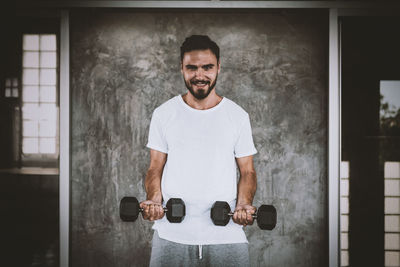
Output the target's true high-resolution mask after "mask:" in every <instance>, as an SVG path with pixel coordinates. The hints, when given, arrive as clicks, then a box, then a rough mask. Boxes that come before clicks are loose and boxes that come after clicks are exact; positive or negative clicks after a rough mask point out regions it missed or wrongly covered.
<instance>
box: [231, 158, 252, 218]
mask: <svg viewBox="0 0 400 267" xmlns="http://www.w3.org/2000/svg"><path fill="white" fill-rule="evenodd" d="M236 162H237V165H238V167H239V170H240V179H239V183H238V195H237V203H236V209H235V212H234V215H233V221H234V222H235V223H238V224H241V225H247V224H253V217H252V216H251V215H252V214H254V213H255V211H256V208H255V207H254V206H252V204H253V198H254V194H255V193H256V189H257V175H256V171H255V169H254V164H253V156H248V157H243V158H237V159H236Z"/></svg>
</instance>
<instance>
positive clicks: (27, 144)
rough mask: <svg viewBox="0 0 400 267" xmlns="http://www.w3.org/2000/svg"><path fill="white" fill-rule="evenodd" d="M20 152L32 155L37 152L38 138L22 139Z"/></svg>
mask: <svg viewBox="0 0 400 267" xmlns="http://www.w3.org/2000/svg"><path fill="white" fill-rule="evenodd" d="M22 152H23V153H24V154H33V153H38V152H39V140H38V138H24V139H23V146H22Z"/></svg>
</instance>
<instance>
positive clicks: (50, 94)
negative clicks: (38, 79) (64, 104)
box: [40, 86, 56, 103]
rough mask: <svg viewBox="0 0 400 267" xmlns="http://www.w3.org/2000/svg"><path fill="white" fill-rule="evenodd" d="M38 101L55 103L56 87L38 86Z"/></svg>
mask: <svg viewBox="0 0 400 267" xmlns="http://www.w3.org/2000/svg"><path fill="white" fill-rule="evenodd" d="M40 101H41V102H53V103H55V102H56V87H55V86H40Z"/></svg>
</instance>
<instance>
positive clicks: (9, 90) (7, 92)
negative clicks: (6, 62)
mask: <svg viewBox="0 0 400 267" xmlns="http://www.w3.org/2000/svg"><path fill="white" fill-rule="evenodd" d="M5 95H6V97H11V88H6V94H5Z"/></svg>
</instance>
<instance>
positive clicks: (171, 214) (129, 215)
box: [119, 197, 186, 223]
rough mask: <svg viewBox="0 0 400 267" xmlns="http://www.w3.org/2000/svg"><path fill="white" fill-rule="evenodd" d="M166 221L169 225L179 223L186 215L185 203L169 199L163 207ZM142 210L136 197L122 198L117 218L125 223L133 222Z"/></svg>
mask: <svg viewBox="0 0 400 267" xmlns="http://www.w3.org/2000/svg"><path fill="white" fill-rule="evenodd" d="M163 209H164V212H165V213H166V214H167V219H168V221H169V222H171V223H180V222H182V221H183V219H184V218H185V215H186V209H185V202H183V200H182V199H180V198H170V199H169V200H168V202H167V207H163ZM140 212H143V209H142V208H141V207H140V205H139V201H138V200H137V198H136V197H124V198H122V200H121V203H120V204H119V216H120V218H121V220H123V221H125V222H134V221H136V219H137V218H138V216H139V213H140Z"/></svg>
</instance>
